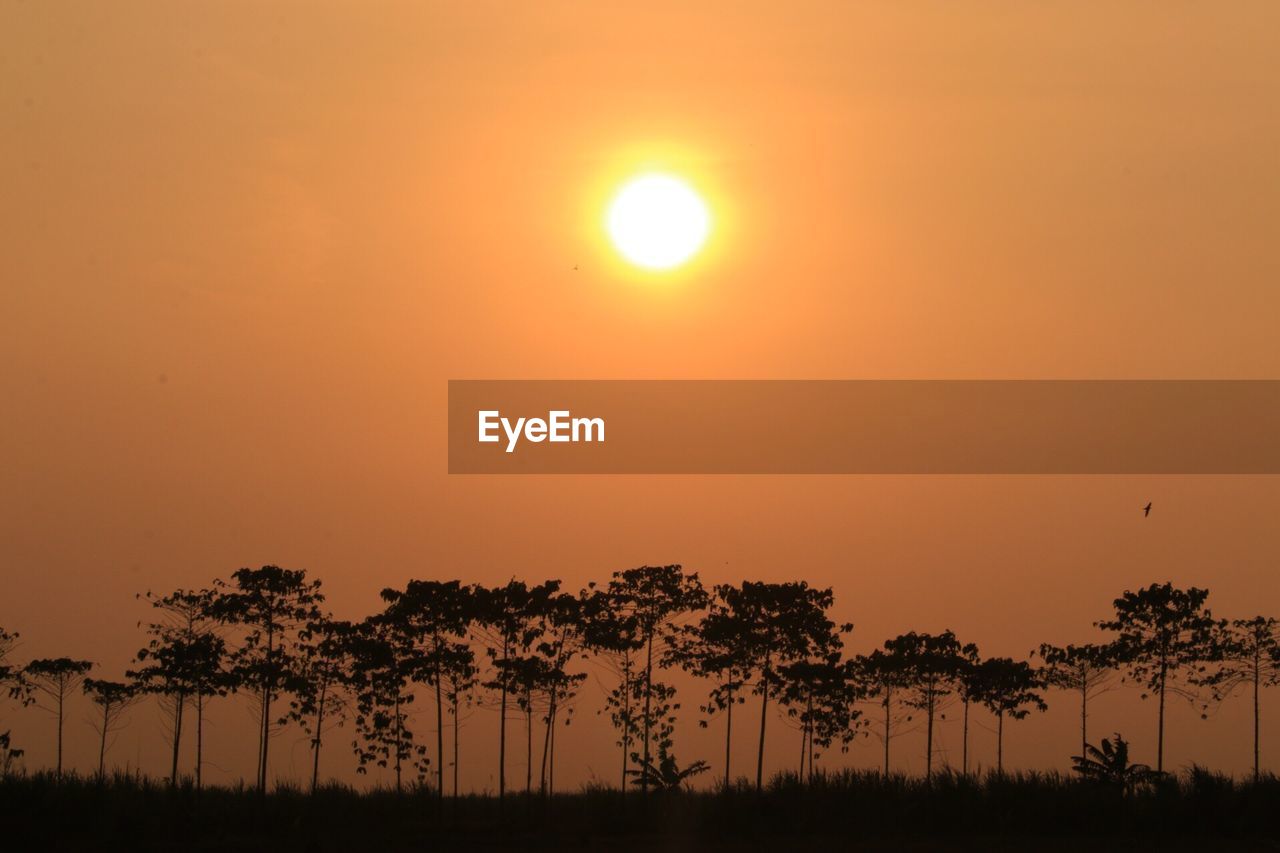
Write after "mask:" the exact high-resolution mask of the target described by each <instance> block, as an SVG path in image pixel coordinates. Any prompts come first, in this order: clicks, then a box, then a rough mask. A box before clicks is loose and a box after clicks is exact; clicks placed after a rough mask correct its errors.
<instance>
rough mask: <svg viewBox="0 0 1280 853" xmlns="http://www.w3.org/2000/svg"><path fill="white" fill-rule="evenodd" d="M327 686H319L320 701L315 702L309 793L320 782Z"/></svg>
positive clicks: (312, 791) (314, 789)
mask: <svg viewBox="0 0 1280 853" xmlns="http://www.w3.org/2000/svg"><path fill="white" fill-rule="evenodd" d="M326 692H327V687H321V688H320V701H319V702H318V703H316V736H315V737H314V738H313V739H312V741H311V748H312V750H313V752H314V754H313V755H312V756H311V793H313V794H314V793H315V792H316V787H317V786H318V785H319V784H320V745H321V740H322V738H323V735H324V700H325V693H326Z"/></svg>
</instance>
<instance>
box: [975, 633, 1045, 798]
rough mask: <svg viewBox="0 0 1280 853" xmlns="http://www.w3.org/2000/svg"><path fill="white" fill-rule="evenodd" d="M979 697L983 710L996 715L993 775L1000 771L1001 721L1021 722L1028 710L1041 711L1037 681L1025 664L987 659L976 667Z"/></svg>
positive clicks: (1038, 683)
mask: <svg viewBox="0 0 1280 853" xmlns="http://www.w3.org/2000/svg"><path fill="white" fill-rule="evenodd" d="M976 677H977V682H978V684H979V685H981V686H980V688H979V690H980V692H979V696H980V697H981V700H982V704H983V705H985V706H986V708H987V710H989V711H990V712H991V713H993V714H995V715H996V772H997V773H1003V772H1004V718H1005V717H1009V718H1011V719H1014V720H1021V719H1025V718H1026V716H1027V715H1028V714H1030V713H1031V711H1032V710H1036V711H1045V710H1048V707H1049V706H1048V705H1046V704H1045V702H1044V699H1043V698H1042V697H1041V696H1040V693H1039V690H1040V687H1041V680H1040V677H1039V675H1038V674H1037V673H1036V670H1035V669H1034V668H1033V667H1032V666H1031V664H1029V663H1027V662H1026V661H1021V660H1013V659H1012V658H988V659H987V660H984V661H982V662H981V663H979V664H978V665H977V673H976Z"/></svg>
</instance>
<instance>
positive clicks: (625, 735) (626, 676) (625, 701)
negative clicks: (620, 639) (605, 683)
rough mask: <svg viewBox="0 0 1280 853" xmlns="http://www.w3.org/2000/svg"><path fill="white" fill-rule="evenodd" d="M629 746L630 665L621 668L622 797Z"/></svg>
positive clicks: (625, 788)
mask: <svg viewBox="0 0 1280 853" xmlns="http://www.w3.org/2000/svg"><path fill="white" fill-rule="evenodd" d="M630 746H631V666H630V665H627V666H624V667H623V668H622V788H621V791H622V797H623V799H626V796H627V750H628V748H629V747H630Z"/></svg>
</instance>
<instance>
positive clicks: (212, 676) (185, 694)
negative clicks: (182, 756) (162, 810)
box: [126, 589, 233, 789]
mask: <svg viewBox="0 0 1280 853" xmlns="http://www.w3.org/2000/svg"><path fill="white" fill-rule="evenodd" d="M138 597H139V598H141V599H144V600H146V601H147V602H148V603H149V604H150V605H151V606H152V608H153V609H154V610H155V612H156V613H157V620H156V621H154V622H150V623H148V624H147V628H146V631H147V634H148V635H149V636H150V639H149V640H148V641H147V645H146V647H144V648H142V649H139V650H138V653H137V654H136V655H135V656H134V658H135V661H136V662H137V664H139V667H138V669H136V670H130V671H129V672H128V673H126V675H127V676H128V677H129V678H131V679H133V681H134V686H135V688H136V689H137V690H139V691H141V692H145V693H154V694H156V695H158V696H159V697H160V701H161V711H162V713H163V714H164V716H165V719H166V720H167V723H168V725H169V729H170V734H171V735H172V752H171V757H170V759H171V760H170V771H169V782H170V784H171V785H177V784H178V753H179V749H180V747H181V743H182V725H183V714H184V709H185V708H186V705H187V703H188V702H192V703H193V704H194V705H195V710H196V764H195V782H196V788H197V789H199V788H200V787H201V786H202V785H203V781H204V706H205V700H206V699H207V698H208V697H209V696H213V695H226V693H227V691H228V690H229V689H230V688H231V687H232V686H233V685H232V682H231V679H230V677H229V675H228V673H227V672H226V670H225V669H224V668H223V663H224V660H225V657H226V642H225V641H224V640H223V639H222V637H221V636H220V635H219V634H218V633H217V630H216V629H217V621H216V619H215V618H214V617H213V615H212V613H211V608H212V605H213V593H212V592H211V591H209V590H185V589H179V590H176V591H175V592H172V593H169V594H168V595H163V596H160V595H155V594H153V593H151V592H148V593H146V594H145V595H140V596H138Z"/></svg>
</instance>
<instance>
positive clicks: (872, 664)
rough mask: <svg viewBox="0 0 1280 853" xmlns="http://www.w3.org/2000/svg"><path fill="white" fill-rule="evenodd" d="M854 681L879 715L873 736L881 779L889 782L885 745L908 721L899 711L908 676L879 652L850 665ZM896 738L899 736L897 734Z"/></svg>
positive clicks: (899, 663) (897, 663)
mask: <svg viewBox="0 0 1280 853" xmlns="http://www.w3.org/2000/svg"><path fill="white" fill-rule="evenodd" d="M852 664H853V671H854V673H855V678H856V679H857V680H858V682H859V683H860V684H861V688H862V694H863V695H864V696H866V697H867V698H868V699H873V700H874V701H875V703H876V704H877V705H879V706H880V709H881V711H882V714H881V719H880V721H879V725H880V730H879V731H875V730H874V729H873V731H875V734H876V736H877V737H878V738H880V740H881V743H882V744H883V745H884V770H883V774H884V777H885V778H886V779H887V778H889V745H890V743H891V742H892V740H893V738H894V737H895V736H896V735H895V734H894V732H895V730H896V729H898V728H899V727H900V726H901V725H902V724H903V723H905V722H910V720H911V717H910V715H908V714H907V713H906V712H905V711H904V710H903V705H902V698H901V697H902V695H903V693H904V691H905V690H906V688H907V684H908V682H907V676H908V674H907V673H906V672H905V670H904V669H903V661H902V660H901V659H900V658H898V657H896V656H894V655H891V654H889V653H888V652H886V651H885V650H883V649H876V650H875V651H873V652H871V654H869V655H860V656H859V657H857V658H855V659H854V660H853V662H852ZM899 734H900V732H899Z"/></svg>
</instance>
